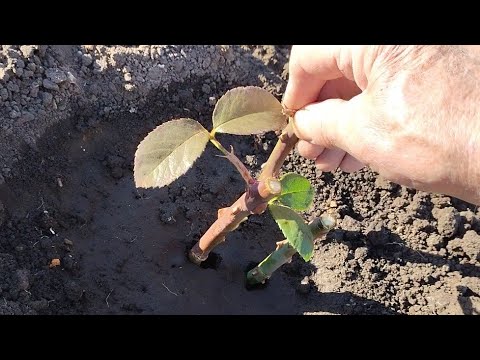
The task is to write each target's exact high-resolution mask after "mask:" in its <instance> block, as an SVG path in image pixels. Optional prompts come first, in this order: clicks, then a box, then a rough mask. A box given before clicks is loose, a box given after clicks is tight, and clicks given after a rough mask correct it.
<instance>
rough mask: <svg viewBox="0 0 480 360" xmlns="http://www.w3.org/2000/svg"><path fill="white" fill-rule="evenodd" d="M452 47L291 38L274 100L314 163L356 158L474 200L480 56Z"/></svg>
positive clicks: (417, 184) (346, 166) (478, 198)
mask: <svg viewBox="0 0 480 360" xmlns="http://www.w3.org/2000/svg"><path fill="white" fill-rule="evenodd" d="M477 53H478V49H475V48H472V49H467V48H462V47H460V46H294V47H293V48H292V53H291V57H290V64H289V82H288V85H287V89H286V92H285V96H284V99H283V103H284V105H285V107H286V108H288V109H293V110H298V109H301V110H299V111H297V112H296V114H295V116H294V125H295V132H296V134H297V136H298V137H299V138H300V139H301V140H300V141H299V144H298V151H299V153H300V154H301V155H303V156H304V157H306V158H309V159H315V162H316V165H317V166H318V168H319V169H320V170H322V171H332V170H335V169H337V168H340V169H342V170H344V171H347V172H352V171H356V170H358V169H360V168H362V167H363V166H364V164H365V165H367V166H369V167H371V168H372V169H373V170H375V171H377V172H378V173H379V174H380V175H382V176H383V177H385V178H387V179H389V180H391V181H393V182H396V183H399V184H402V185H405V186H409V187H413V188H416V189H419V190H424V191H431V192H439V193H444V194H448V195H453V196H456V197H458V198H460V199H463V200H466V201H469V202H472V203H476V204H480V192H479V191H478V184H479V183H480V167H479V166H478V163H479V161H478V160H479V159H480V157H479V155H480V144H479V137H480V112H479V110H480V77H479V76H480V57H478V55H477Z"/></svg>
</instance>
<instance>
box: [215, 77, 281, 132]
mask: <svg viewBox="0 0 480 360" xmlns="http://www.w3.org/2000/svg"><path fill="white" fill-rule="evenodd" d="M286 125H287V117H286V116H285V115H283V113H282V105H281V104H280V102H279V101H278V100H277V99H276V98H275V96H273V95H272V94H270V93H269V92H268V91H267V90H264V89H262V88H259V87H255V86H247V87H238V88H235V89H232V90H229V91H227V92H226V93H225V95H223V96H222V97H221V98H220V100H218V102H217V104H216V105H215V110H213V130H212V134H215V133H216V132H219V133H226V134H234V135H251V134H260V133H264V132H267V131H274V130H281V129H283V128H284V127H285V126H286Z"/></svg>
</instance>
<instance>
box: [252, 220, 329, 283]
mask: <svg viewBox="0 0 480 360" xmlns="http://www.w3.org/2000/svg"><path fill="white" fill-rule="evenodd" d="M335 223H336V220H335V218H333V217H332V216H331V215H329V214H324V215H322V216H320V217H318V218H315V219H313V220H312V221H311V222H310V223H309V224H308V227H309V228H310V231H311V232H312V234H313V236H314V238H315V239H317V238H319V237H321V236H322V235H324V234H326V233H327V232H329V231H330V230H331V229H332V228H333V227H334V226H335ZM296 252H297V250H295V249H294V248H293V247H292V246H291V245H290V244H289V243H288V240H283V241H279V242H277V248H276V249H275V250H274V251H273V252H272V253H271V254H270V255H268V256H267V257H266V258H265V259H264V260H263V261H262V262H261V263H260V264H258V265H257V266H256V267H255V268H253V269H252V270H250V271H249V272H248V273H247V283H248V284H249V285H256V284H263V283H265V281H266V280H267V279H269V278H270V277H271V276H272V274H273V273H274V271H275V270H277V269H278V268H280V267H281V266H282V265H283V264H286V263H288V262H290V261H291V260H292V256H293V255H295V253H296Z"/></svg>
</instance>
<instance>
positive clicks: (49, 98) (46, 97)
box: [42, 92, 53, 106]
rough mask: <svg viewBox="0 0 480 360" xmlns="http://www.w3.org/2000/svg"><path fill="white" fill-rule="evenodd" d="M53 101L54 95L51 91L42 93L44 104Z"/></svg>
mask: <svg viewBox="0 0 480 360" xmlns="http://www.w3.org/2000/svg"><path fill="white" fill-rule="evenodd" d="M52 101H53V95H52V94H50V93H49V92H43V93H42V102H43V105H45V106H49V105H50V104H51V103H52Z"/></svg>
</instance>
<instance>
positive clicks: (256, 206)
mask: <svg viewBox="0 0 480 360" xmlns="http://www.w3.org/2000/svg"><path fill="white" fill-rule="evenodd" d="M210 141H211V142H212V143H213V145H215V147H216V148H217V149H219V150H220V151H221V152H222V153H223V154H224V155H225V157H226V158H227V159H228V160H230V162H231V163H232V164H233V165H234V166H235V168H236V169H237V170H238V172H239V173H240V175H242V178H243V179H244V180H245V182H246V183H247V191H246V192H245V193H244V194H243V195H242V196H241V197H240V198H238V199H237V201H235V203H234V204H233V205H232V206H230V207H227V208H223V209H220V210H218V216H217V220H216V221H215V222H214V223H213V224H212V225H211V226H210V228H209V229H208V230H207V232H206V233H205V234H204V235H203V236H202V237H201V238H200V240H199V241H198V243H196V244H195V245H194V246H193V248H192V249H191V250H190V252H189V254H188V257H189V259H190V261H192V262H193V263H195V264H197V265H200V264H201V263H202V262H203V261H205V260H206V259H207V258H208V254H209V253H210V252H211V251H212V249H213V248H215V246H217V245H218V244H220V243H222V242H223V241H225V237H226V235H227V234H228V233H229V232H231V231H233V230H235V229H236V228H237V227H238V226H239V225H240V223H241V222H243V221H245V220H246V219H247V218H248V216H249V215H251V214H261V213H263V212H264V211H265V209H266V208H267V204H268V201H269V200H271V199H272V198H274V197H275V196H277V195H278V194H280V193H281V185H280V182H279V181H278V180H276V179H275V178H276V177H277V176H278V174H279V172H280V169H281V167H282V165H283V163H284V162H285V159H286V157H287V156H288V154H289V153H290V151H292V149H293V147H294V146H295V144H296V143H297V141H298V138H297V137H296V135H295V133H294V131H293V123H292V122H291V121H290V122H289V124H288V125H287V126H286V127H285V129H284V130H283V131H282V134H281V135H280V136H279V140H278V142H277V144H276V145H275V148H274V149H273V151H272V153H271V154H270V157H269V158H268V160H267V162H266V163H265V166H264V167H263V170H262V172H261V174H260V176H259V179H258V180H254V179H253V178H252V176H251V174H250V171H248V169H247V168H246V167H245V165H244V164H243V163H242V162H241V161H240V160H239V159H238V158H237V157H236V156H235V155H234V153H233V149H232V151H231V152H228V151H227V150H226V149H225V148H224V147H223V146H222V144H220V143H219V142H218V141H217V140H216V139H215V138H214V137H213V136H212V137H211V138H210Z"/></svg>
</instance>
